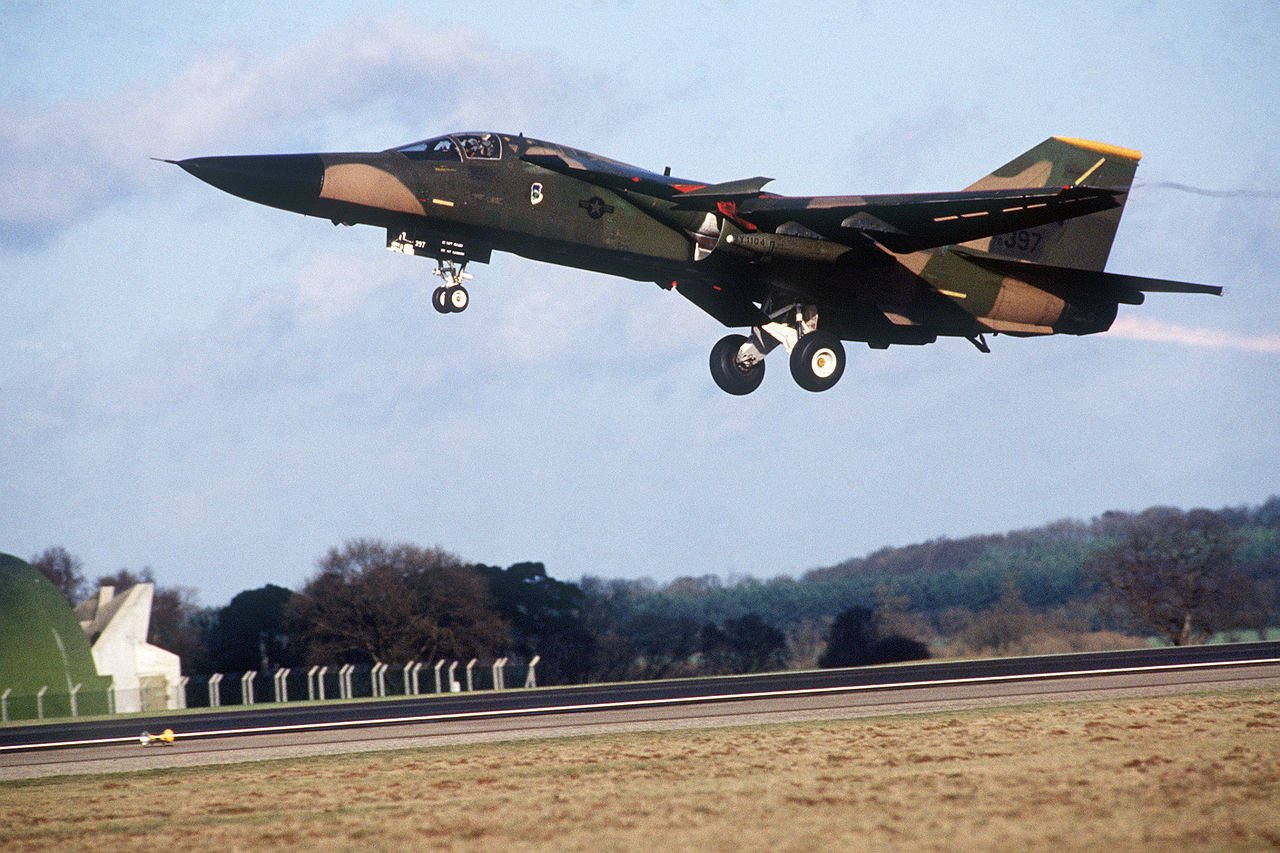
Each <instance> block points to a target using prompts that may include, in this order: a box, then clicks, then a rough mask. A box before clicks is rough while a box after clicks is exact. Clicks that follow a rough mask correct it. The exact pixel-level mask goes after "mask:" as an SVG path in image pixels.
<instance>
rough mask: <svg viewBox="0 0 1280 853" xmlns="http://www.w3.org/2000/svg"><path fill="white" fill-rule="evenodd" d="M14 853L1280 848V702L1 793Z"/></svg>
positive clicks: (210, 770) (468, 752)
mask: <svg viewBox="0 0 1280 853" xmlns="http://www.w3.org/2000/svg"><path fill="white" fill-rule="evenodd" d="M0 803H2V804H3V807H2V810H0V821H2V825H3V829H2V830H0V849H5V850H49V849H68V850H69V849H75V850H80V849H94V850H117V849H133V850H138V849H151V850H159V849H175V848H185V849H191V850H198V849H217V850H221V851H231V850H246V849H261V848H278V849H324V850H329V849H350V850H356V849H359V850H364V849H393V848H403V847H416V848H432V849H444V850H502V851H519V850H532V849H554V850H592V851H596V850H637V849H639V850H644V849H654V850H656V849H661V850H671V849H697V850H733V851H741V850H813V849H838V850H857V849H876V850H879V849H886V848H889V849H913V850H915V849H925V850H1024V849H1028V848H1034V849H1053V850H1096V849H1099V848H1105V849H1106V850H1107V851H1108V853H1115V851H1124V850H1168V849H1175V848H1177V849H1184V848H1188V847H1189V848H1192V849H1212V850H1232V849H1276V848H1280V690H1274V689H1270V690H1251V691H1241V692H1233V693H1215V694H1207V695H1190V696H1188V695H1181V696H1168V697H1154V698H1144V699H1128V700H1115V701H1104V702H1095V703H1084V704H1075V705H1053V706H1044V707H1023V708H1011V709H999V710H986V711H969V712H964V713H957V714H934V715H927V716H910V717H895V718H878V719H859V720H848V721H835V722H821V723H803V724H787V725H771V726H753V727H743V728H726V729H715V730H698V731H682V732H661V733H641V734H622V735H610V736H598V737H583V738H567V739H556V740H544V741H523V742H511V743H498V744H483V745H470V746H458V747H445V748H434V749H423V750H412V751H400V752H391V753H385V752H384V753H377V754H361V755H354V756H331V757H325V758H320V759H296V760H285V761H271V762H257V763H248V764H240V765H231V766H223V767H205V768H193V769H182V770H165V771H148V772H143V773H133V774H119V775H115V776H94V777H77V778H53V779H47V780H40V781H35V782H15V783H5V784H0Z"/></svg>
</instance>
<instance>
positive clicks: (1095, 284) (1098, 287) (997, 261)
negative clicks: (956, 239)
mask: <svg viewBox="0 0 1280 853" xmlns="http://www.w3.org/2000/svg"><path fill="white" fill-rule="evenodd" d="M952 251H953V252H955V254H957V255H960V256H962V257H964V258H965V259H967V260H970V261H972V262H973V263H975V264H977V265H978V266H980V267H983V268H985V269H988V270H991V271H992V272H995V273H999V274H1001V275H1008V276H1012V277H1014V278H1018V279H1021V280H1023V281H1026V282H1029V283H1031V284H1035V285H1037V286H1047V287H1050V288H1051V287H1052V285H1053V284H1059V285H1065V286H1069V287H1073V288H1078V289H1084V290H1089V291H1092V292H1095V293H1098V294H1099V295H1104V294H1105V295H1109V296H1111V297H1112V298H1114V299H1115V300H1116V301H1117V302H1130V303H1133V304H1141V302H1142V294H1144V293H1203V294H1206V295H1209V296H1221V295H1222V288H1221V287H1219V286H1217V285H1213V284H1196V283H1194V282H1190V281H1172V280H1170V279H1164V278H1147V277H1146V276H1140V275H1122V274H1120V273H1111V272H1102V271H1100V270H1080V269H1074V268H1072V267H1057V266H1050V265H1047V264H1035V263H1031V262H1029V261H1013V260H1009V259H1007V258H997V257H993V256H991V255H986V254H983V253H981V252H973V251H970V250H967V249H953V250H952Z"/></svg>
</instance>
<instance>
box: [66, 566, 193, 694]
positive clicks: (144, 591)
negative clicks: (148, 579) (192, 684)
mask: <svg viewBox="0 0 1280 853" xmlns="http://www.w3.org/2000/svg"><path fill="white" fill-rule="evenodd" d="M115 592H116V591H115V587H111V586H104V587H102V588H101V589H99V590H98V595H97V596H96V597H94V598H90V599H87V600H85V601H82V602H81V603H80V605H79V606H78V607H77V608H76V616H77V617H79V619H80V627H82V628H84V631H85V633H86V634H87V635H88V636H89V644H90V646H91V649H92V652H93V662H94V665H95V666H97V668H98V674H99V675H109V676H111V677H112V679H114V685H115V710H116V712H117V713H126V712H129V711H160V710H168V709H172V708H178V707H181V706H182V705H183V704H184V703H182V702H181V701H180V699H181V697H179V696H178V691H179V689H180V681H179V679H180V678H181V677H182V665H181V661H180V659H179V658H178V656H177V655H175V654H174V653H173V652H170V651H166V650H164V649H162V648H160V647H159V646H153V645H151V644H150V643H148V642H147V632H148V631H150V629H151V599H152V597H153V596H154V595H155V584H151V583H140V584H137V585H135V586H132V587H130V588H129V589H127V590H126V591H125V592H124V593H123V594H122V595H118V596H117V595H116V594H115Z"/></svg>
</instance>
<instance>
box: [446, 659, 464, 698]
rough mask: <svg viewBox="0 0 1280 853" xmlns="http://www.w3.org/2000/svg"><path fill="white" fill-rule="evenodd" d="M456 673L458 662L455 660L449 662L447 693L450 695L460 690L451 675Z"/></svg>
mask: <svg viewBox="0 0 1280 853" xmlns="http://www.w3.org/2000/svg"><path fill="white" fill-rule="evenodd" d="M457 671H458V662H457V661H456V660H455V661H451V662H450V663H449V692H450V693H456V692H458V690H461V689H462V688H461V687H460V686H459V685H458V680H457V679H456V678H454V677H453V674H454V673H455V672H457Z"/></svg>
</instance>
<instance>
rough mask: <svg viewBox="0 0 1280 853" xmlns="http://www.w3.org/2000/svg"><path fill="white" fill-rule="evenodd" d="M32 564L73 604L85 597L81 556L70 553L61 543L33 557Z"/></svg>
mask: <svg viewBox="0 0 1280 853" xmlns="http://www.w3.org/2000/svg"><path fill="white" fill-rule="evenodd" d="M31 565H32V566H33V567H34V568H37V569H39V570H40V571H41V572H43V573H44V576H45V577H47V578H48V579H49V580H51V581H53V585H54V586H56V587H57V588H58V591H59V592H61V593H62V595H63V597H64V598H66V599H67V601H69V602H71V606H73V607H74V606H75V605H77V604H79V603H80V601H81V600H82V599H83V598H84V596H85V585H84V564H83V563H81V562H80V558H79V557H77V556H75V555H73V554H70V553H68V551H67V549H66V548H63V547H62V546H61V545H55V546H54V547H52V548H45V549H44V550H43V551H41V552H40V553H39V554H36V555H35V556H34V557H32V558H31Z"/></svg>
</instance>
